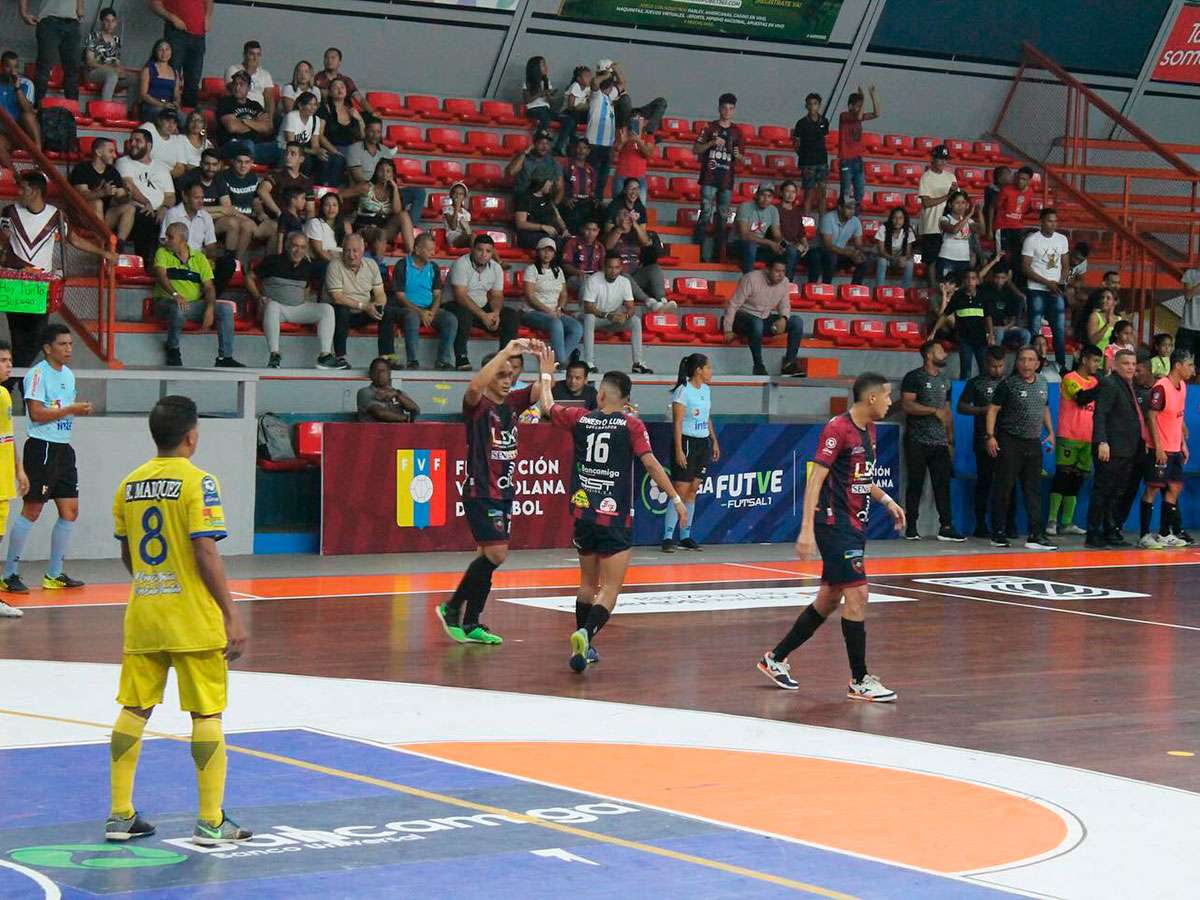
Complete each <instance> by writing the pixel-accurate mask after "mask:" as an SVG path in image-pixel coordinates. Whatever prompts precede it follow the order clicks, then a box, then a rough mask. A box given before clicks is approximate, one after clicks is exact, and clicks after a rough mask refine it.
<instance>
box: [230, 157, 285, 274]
mask: <svg viewBox="0 0 1200 900" xmlns="http://www.w3.org/2000/svg"><path fill="white" fill-rule="evenodd" d="M261 185H262V179H261V178H259V177H258V175H257V174H256V173H255V172H254V169H253V165H252V163H251V161H250V155H249V154H248V153H239V154H237V155H236V156H235V157H234V158H233V163H232V165H231V166H230V169H229V171H228V172H226V173H225V187H226V189H227V190H228V191H229V202H230V204H231V205H232V206H233V208H234V211H235V212H237V213H239V214H240V215H241V217H242V219H241V220H240V222H241V228H242V233H241V238H240V240H239V242H238V257H239V258H240V259H241V262H242V268H243V269H245V268H246V267H247V265H248V263H249V260H248V259H247V253H248V252H249V247H250V245H251V244H252V243H254V242H255V241H260V242H265V243H268V244H269V243H271V238H272V237H274V235H275V222H274V220H273V219H271V218H270V217H269V216H268V215H267V214H266V213H265V212H263V208H262V202H261V201H260V200H259V199H258V196H259V192H258V189H259V187H260V186H261ZM243 245H245V246H244V247H243Z"/></svg>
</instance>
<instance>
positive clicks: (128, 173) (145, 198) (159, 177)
mask: <svg viewBox="0 0 1200 900" xmlns="http://www.w3.org/2000/svg"><path fill="white" fill-rule="evenodd" d="M152 140H153V138H152V137H151V136H150V133H149V132H148V131H146V130H145V129H144V128H135V129H134V130H133V132H132V133H131V134H130V135H129V141H128V142H127V143H126V145H125V154H126V155H125V156H122V157H121V158H120V159H118V160H117V174H119V175H120V176H121V179H122V180H123V181H124V182H125V189H126V190H127V191H129V196H130V197H132V198H133V204H134V206H135V207H137V214H136V217H135V219H134V223H133V231H132V232H130V235H129V236H130V237H131V238H132V239H133V246H134V248H135V249H136V251H137V254H138V256H140V257H142V259H143V261H144V262H145V265H146V267H147V268H149V267H150V266H152V265H154V252H155V250H157V249H158V233H159V224H160V223H161V222H162V220H163V218H164V217H165V216H166V214H167V210H168V209H170V208H171V207H172V206H174V205H175V183H174V181H172V179H171V170H170V169H169V168H168V167H167V166H166V164H164V163H161V162H159V161H158V160H156V159H154V158H153V157H152V156H151V154H150V145H151V142H152Z"/></svg>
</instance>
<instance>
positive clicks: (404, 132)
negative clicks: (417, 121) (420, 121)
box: [384, 125, 437, 153]
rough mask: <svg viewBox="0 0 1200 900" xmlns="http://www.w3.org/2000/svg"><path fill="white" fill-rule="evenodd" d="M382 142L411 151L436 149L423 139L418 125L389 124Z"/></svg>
mask: <svg viewBox="0 0 1200 900" xmlns="http://www.w3.org/2000/svg"><path fill="white" fill-rule="evenodd" d="M384 143H386V144H390V145H391V146H393V147H398V148H399V149H401V150H411V151H412V152H413V153H432V152H433V151H434V150H436V149H437V148H436V147H435V146H434V145H433V143H432V142H430V141H427V140H426V139H425V135H424V134H423V133H422V131H421V127H420V126H419V125H389V126H388V129H387V134H386V135H385V137H384Z"/></svg>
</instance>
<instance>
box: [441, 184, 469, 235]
mask: <svg viewBox="0 0 1200 900" xmlns="http://www.w3.org/2000/svg"><path fill="white" fill-rule="evenodd" d="M442 222H443V224H445V226H446V231H445V235H446V246H447V247H450V248H452V249H458V248H460V247H470V246H471V238H472V237H473V236H474V233H473V232H472V231H471V211H470V210H469V209H467V186H466V185H465V184H463V183H462V182H461V181H456V182H454V184H452V185H450V193H448V194H447V195H446V197H445V199H444V200H442Z"/></svg>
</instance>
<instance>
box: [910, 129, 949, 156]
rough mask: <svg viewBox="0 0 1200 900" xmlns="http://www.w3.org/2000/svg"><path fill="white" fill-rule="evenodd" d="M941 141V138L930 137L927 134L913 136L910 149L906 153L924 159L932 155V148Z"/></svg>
mask: <svg viewBox="0 0 1200 900" xmlns="http://www.w3.org/2000/svg"><path fill="white" fill-rule="evenodd" d="M941 142H942V139H941V138H936V137H930V136H929V135H922V136H921V137H917V138H913V145H912V150H911V151H909V152H908V153H907V154H906V155H907V156H919V157H922V158H924V159H928V158H929V157H930V156H931V155H933V148H934V147H936V146H937V145H938V144H940V143H941Z"/></svg>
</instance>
